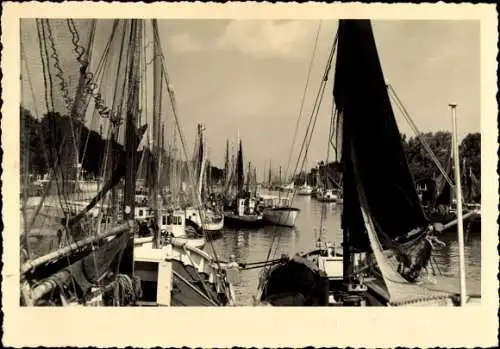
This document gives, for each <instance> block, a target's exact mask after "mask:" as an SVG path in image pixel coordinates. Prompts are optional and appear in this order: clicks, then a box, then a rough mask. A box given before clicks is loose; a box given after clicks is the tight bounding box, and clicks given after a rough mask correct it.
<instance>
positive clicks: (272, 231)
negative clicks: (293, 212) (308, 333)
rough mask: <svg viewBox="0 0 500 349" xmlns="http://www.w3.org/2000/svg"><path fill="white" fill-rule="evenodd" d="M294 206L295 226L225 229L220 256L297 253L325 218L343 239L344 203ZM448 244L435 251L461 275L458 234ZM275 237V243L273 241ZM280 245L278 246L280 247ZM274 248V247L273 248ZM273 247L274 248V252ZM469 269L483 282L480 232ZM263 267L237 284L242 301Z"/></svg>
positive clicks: (304, 201)
mask: <svg viewBox="0 0 500 349" xmlns="http://www.w3.org/2000/svg"><path fill="white" fill-rule="evenodd" d="M294 206H296V207H298V208H300V209H301V212H300V214H299V215H298V217H297V221H296V226H295V227H294V228H284V227H272V226H270V227H263V228H260V229H257V230H231V229H224V231H223V236H222V238H220V239H218V240H215V241H213V245H214V247H215V249H216V251H217V254H218V256H219V258H221V259H223V260H227V259H229V256H230V255H231V254H234V255H235V256H236V259H237V260H238V261H239V262H241V263H249V262H258V261H265V260H266V259H267V256H268V255H269V254H270V257H269V258H270V259H273V258H278V257H279V256H281V254H284V253H285V254H288V255H293V254H295V253H298V252H305V251H307V250H309V249H311V248H313V247H314V245H315V240H316V239H317V237H318V234H319V229H320V227H321V220H322V218H323V227H324V228H325V230H324V232H323V237H324V239H326V240H329V241H334V242H336V243H340V242H341V241H342V230H341V228H340V214H341V212H342V206H341V205H336V204H334V203H329V204H327V205H325V207H324V209H323V214H322V205H321V203H320V202H318V201H316V200H315V199H313V198H311V197H307V196H305V197H304V196H299V197H296V198H295V200H294ZM443 239H444V241H445V242H446V246H445V247H444V248H441V249H439V250H436V251H435V253H434V255H435V259H436V261H437V263H438V264H439V266H440V270H441V272H442V273H443V274H444V275H447V276H453V277H455V276H457V275H458V244H457V241H456V234H448V235H447V236H445V237H443ZM273 241H274V243H273ZM276 247H277V248H276ZM271 248H272V249H271ZM270 249H271V252H270ZM465 258H466V272H467V278H468V282H473V283H480V273H481V265H480V263H481V239H480V234H473V235H471V237H470V239H469V241H468V242H467V244H466V248H465ZM259 272H260V269H250V270H245V271H242V272H241V275H240V276H241V282H240V283H239V284H238V285H236V286H235V291H236V296H237V299H238V302H239V303H240V304H241V305H250V304H251V303H252V296H254V295H255V294H256V292H257V286H258V276H259Z"/></svg>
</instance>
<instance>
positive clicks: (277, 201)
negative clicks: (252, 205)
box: [259, 195, 291, 208]
mask: <svg viewBox="0 0 500 349" xmlns="http://www.w3.org/2000/svg"><path fill="white" fill-rule="evenodd" d="M259 201H260V203H261V204H262V205H263V206H264V207H265V208H278V207H289V206H290V204H291V200H290V198H288V197H279V196H277V195H261V196H260V198H259Z"/></svg>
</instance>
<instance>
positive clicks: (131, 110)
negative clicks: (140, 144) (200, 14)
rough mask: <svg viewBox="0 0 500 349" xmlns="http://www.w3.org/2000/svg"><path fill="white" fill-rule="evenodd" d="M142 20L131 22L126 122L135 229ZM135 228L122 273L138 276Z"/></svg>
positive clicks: (128, 212) (128, 213)
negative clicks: (135, 253) (135, 261)
mask: <svg viewBox="0 0 500 349" xmlns="http://www.w3.org/2000/svg"><path fill="white" fill-rule="evenodd" d="M141 32H142V21H140V20H137V19H132V20H130V40H129V48H130V49H129V50H130V51H129V56H128V59H129V62H128V63H129V64H128V66H129V69H128V91H127V92H128V95H127V109H126V122H125V127H126V129H125V151H126V153H127V169H126V172H125V192H124V201H123V217H124V219H125V220H127V221H129V224H130V225H131V226H132V227H134V216H135V186H136V183H135V180H136V166H135V163H136V162H137V144H136V143H137V138H136V134H137V114H138V112H139V73H140V64H139V63H140V62H139V59H140V51H139V50H140V48H141V47H142V44H141ZM133 231H134V229H132V233H131V234H130V240H129V243H128V245H127V247H126V249H125V251H124V252H123V257H122V263H121V266H120V272H121V273H124V274H128V275H133V274H134V234H133Z"/></svg>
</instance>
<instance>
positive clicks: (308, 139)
mask: <svg viewBox="0 0 500 349" xmlns="http://www.w3.org/2000/svg"><path fill="white" fill-rule="evenodd" d="M337 40H338V29H337V31H336V33H335V37H334V40H333V44H332V47H331V49H330V53H329V55H328V59H327V64H326V67H325V71H324V74H323V78H322V80H321V83H320V87H319V90H318V93H317V95H316V98H315V101H314V106H313V110H312V112H311V115H310V117H309V122H308V125H307V128H306V133H305V135H304V140H303V142H302V145H301V147H300V152H299V155H298V158H297V163H296V165H295V168H294V171H293V177H294V176H295V175H296V173H297V170H298V168H299V165H300V169H301V171H302V170H303V167H304V164H305V161H306V159H307V153H308V150H309V147H310V144H311V140H312V136H313V133H314V129H315V127H316V121H317V119H318V115H319V109H320V106H321V102H322V101H323V96H324V92H325V88H326V83H327V81H328V76H329V73H330V70H331V66H332V61H333V56H334V55H335V50H336V47H337ZM313 120H314V121H313ZM311 123H312V126H311ZM306 143H307V146H306V147H305V152H304V146H305V145H306ZM303 152H304V156H303V158H302V163H301V161H300V160H301V157H302V153H303ZM295 194H296V188H294V189H293V191H292V195H291V197H290V202H292V201H293V198H294V196H295ZM276 230H277V229H275V230H274V233H273V240H272V242H271V245H270V247H269V252H268V255H267V259H269V258H270V255H271V251H272V249H273V245H274V242H275V241H277V243H276V247H275V249H274V253H273V258H274V256H276V253H277V251H278V247H279V241H280V238H281V234H280V235H278V237H277V238H276V235H277V234H276ZM266 271H267V270H266V268H265V269H264V271H263V272H264V273H265V272H266Z"/></svg>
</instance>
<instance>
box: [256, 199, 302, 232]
mask: <svg viewBox="0 0 500 349" xmlns="http://www.w3.org/2000/svg"><path fill="white" fill-rule="evenodd" d="M259 201H260V205H261V206H262V207H263V215H264V220H265V221H266V222H268V223H271V224H274V225H279V226H284V227H294V226H295V220H296V219H297V216H298V214H299V213H300V209H298V208H296V207H291V205H290V199H289V198H287V197H280V196H276V195H261V196H260V200H259Z"/></svg>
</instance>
